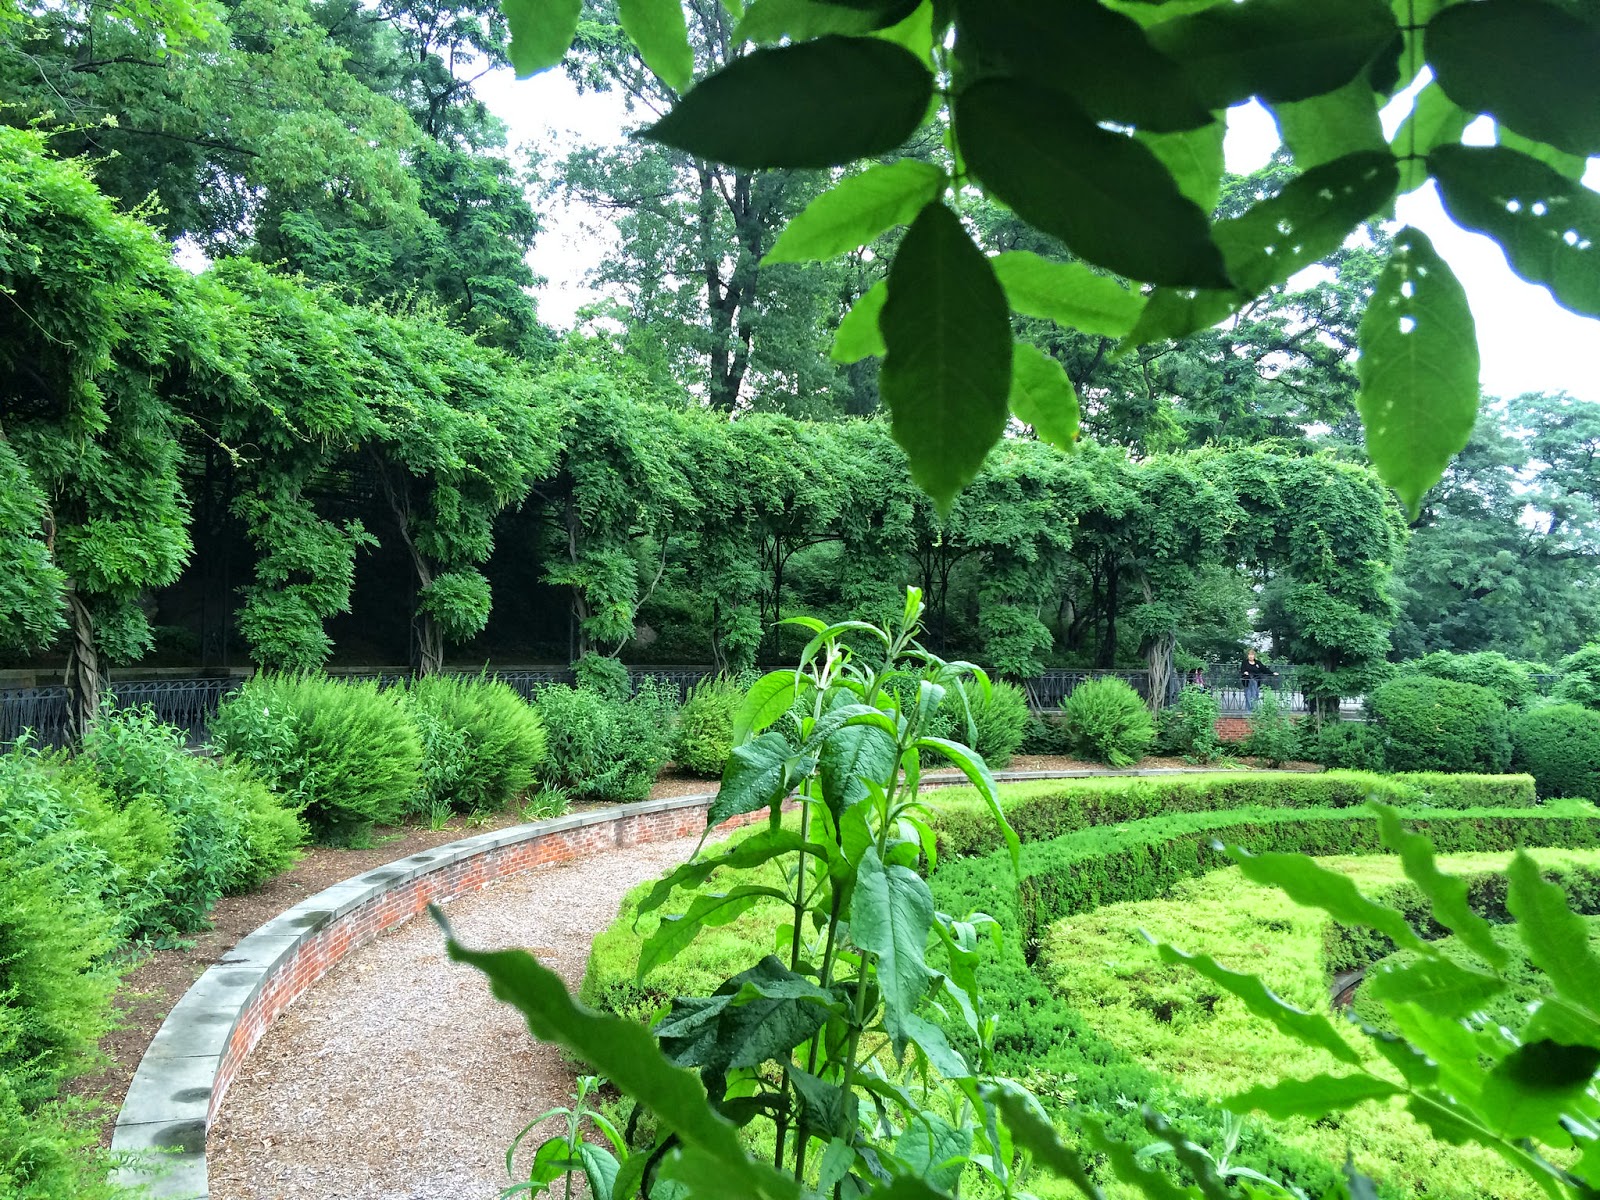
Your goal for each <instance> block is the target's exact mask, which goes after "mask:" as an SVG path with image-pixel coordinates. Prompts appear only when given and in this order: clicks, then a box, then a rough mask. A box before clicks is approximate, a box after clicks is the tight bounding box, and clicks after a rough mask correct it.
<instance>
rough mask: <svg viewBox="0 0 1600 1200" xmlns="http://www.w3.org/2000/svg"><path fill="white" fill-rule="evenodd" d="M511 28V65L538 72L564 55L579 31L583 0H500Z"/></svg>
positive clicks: (525, 71) (528, 72)
mask: <svg viewBox="0 0 1600 1200" xmlns="http://www.w3.org/2000/svg"><path fill="white" fill-rule="evenodd" d="M500 7H501V10H502V11H503V12H504V13H505V15H506V27H507V28H508V29H509V30H510V31H511V46H510V49H509V51H508V53H509V54H510V57H511V69H512V70H513V71H515V72H516V73H517V74H518V75H523V76H526V75H537V74H538V73H539V72H540V71H547V70H549V69H550V68H551V67H553V66H555V65H556V64H557V63H558V62H560V61H561V60H562V58H563V57H565V55H566V53H567V47H568V46H570V45H572V36H573V34H575V33H577V32H578V18H579V16H581V15H582V13H583V0H501V5H500Z"/></svg>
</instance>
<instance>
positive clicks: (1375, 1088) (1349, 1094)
mask: <svg viewBox="0 0 1600 1200" xmlns="http://www.w3.org/2000/svg"><path fill="white" fill-rule="evenodd" d="M1399 1093H1400V1089H1399V1088H1398V1087H1396V1086H1395V1085H1394V1084H1392V1083H1389V1082H1388V1081H1387V1080H1383V1079H1379V1078H1377V1077H1376V1076H1373V1075H1314V1076H1312V1077H1311V1078H1310V1079H1285V1080H1284V1081H1283V1082H1281V1083H1275V1084H1270V1085H1265V1086H1262V1087H1253V1088H1251V1089H1249V1090H1248V1091H1244V1092H1240V1093H1239V1094H1238V1095H1237V1096H1231V1097H1229V1098H1228V1099H1227V1100H1226V1101H1225V1102H1224V1103H1226V1104H1227V1106H1228V1107H1229V1108H1231V1109H1233V1110H1235V1111H1236V1112H1249V1111H1250V1110H1252V1109H1255V1110H1257V1111H1259V1112H1264V1113H1266V1114H1267V1116H1269V1117H1271V1118H1272V1119H1273V1120H1275V1121H1282V1120H1286V1119H1287V1118H1289V1117H1322V1116H1326V1115H1327V1114H1328V1113H1331V1112H1343V1111H1344V1110H1345V1109H1347V1108H1354V1107H1355V1106H1356V1105H1357V1104H1360V1103H1362V1102H1363V1101H1366V1100H1382V1099H1384V1098H1386V1097H1388V1096H1396V1095H1399Z"/></svg>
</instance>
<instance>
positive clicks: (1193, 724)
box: [1155, 686, 1222, 763]
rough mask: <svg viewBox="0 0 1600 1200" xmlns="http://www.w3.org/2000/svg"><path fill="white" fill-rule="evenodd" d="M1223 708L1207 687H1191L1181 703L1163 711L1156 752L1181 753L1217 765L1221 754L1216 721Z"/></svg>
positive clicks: (1179, 694) (1186, 690)
mask: <svg viewBox="0 0 1600 1200" xmlns="http://www.w3.org/2000/svg"><path fill="white" fill-rule="evenodd" d="M1221 715H1222V707H1221V706H1220V705H1219V704H1218V703H1217V698H1216V697H1215V696H1213V695H1212V694H1211V693H1210V692H1208V691H1207V690H1206V689H1205V688H1202V687H1194V686H1188V687H1185V688H1184V689H1183V690H1182V691H1180V692H1179V693H1178V702H1177V703H1176V704H1173V705H1169V706H1168V707H1166V708H1164V709H1162V710H1161V716H1160V719H1159V720H1158V721H1157V723H1156V742H1155V746H1156V751H1157V753H1160V754H1178V755H1182V756H1183V757H1185V758H1190V759H1193V760H1194V761H1195V762H1200V763H1208V762H1214V761H1216V760H1217V759H1218V758H1219V757H1221V755H1222V742H1221V740H1220V739H1219V738H1218V737H1217V719H1218V718H1219V717H1220V716H1221Z"/></svg>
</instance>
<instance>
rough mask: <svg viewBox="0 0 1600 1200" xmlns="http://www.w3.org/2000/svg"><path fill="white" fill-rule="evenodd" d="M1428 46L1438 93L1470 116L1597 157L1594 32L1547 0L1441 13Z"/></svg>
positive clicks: (1599, 77) (1599, 129)
mask: <svg viewBox="0 0 1600 1200" xmlns="http://www.w3.org/2000/svg"><path fill="white" fill-rule="evenodd" d="M1424 46H1425V48H1426V50H1427V54H1428V64H1429V65H1430V66H1431V67H1432V68H1433V73H1434V77H1435V78H1436V79H1438V81H1439V86H1440V87H1441V88H1443V89H1444V91H1445V94H1446V95H1448V96H1449V97H1450V99H1452V100H1454V101H1455V102H1456V103H1457V104H1459V105H1460V106H1461V107H1462V108H1464V109H1466V110H1467V111H1468V112H1472V113H1488V114H1489V115H1490V116H1492V117H1493V118H1494V119H1495V120H1496V121H1499V122H1501V123H1503V124H1505V125H1507V126H1509V127H1510V128H1512V129H1514V130H1516V131H1517V132H1518V133H1520V134H1522V135H1523V136H1524V137H1530V138H1533V139H1534V140H1535V141H1539V142H1547V143H1549V144H1550V145H1551V146H1554V147H1555V148H1556V149H1557V150H1565V151H1567V152H1568V153H1569V154H1580V155H1584V156H1588V155H1591V154H1600V74H1597V73H1596V71H1595V63H1597V62H1600V29H1597V28H1596V27H1595V26H1594V25H1592V24H1590V23H1589V22H1587V21H1584V20H1582V19H1580V18H1578V17H1575V16H1573V15H1571V14H1570V13H1568V12H1566V11H1565V10H1563V9H1561V8H1559V7H1557V6H1556V5H1554V4H1547V3H1544V0H1478V2H1477V3H1475V4H1454V5H1451V6H1449V7H1448V8H1445V9H1444V10H1442V11H1441V12H1440V13H1438V14H1437V15H1436V16H1435V17H1434V18H1433V20H1431V21H1429V22H1428V29H1427V33H1426V34H1425V35H1424ZM1512 63H1515V64H1525V65H1526V67H1527V69H1526V70H1508V69H1507V64H1512Z"/></svg>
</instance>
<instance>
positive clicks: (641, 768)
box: [533, 679, 677, 800]
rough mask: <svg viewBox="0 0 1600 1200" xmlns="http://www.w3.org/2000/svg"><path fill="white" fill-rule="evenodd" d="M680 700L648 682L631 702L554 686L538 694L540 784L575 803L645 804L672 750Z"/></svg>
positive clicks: (664, 687) (667, 688) (535, 703)
mask: <svg viewBox="0 0 1600 1200" xmlns="http://www.w3.org/2000/svg"><path fill="white" fill-rule="evenodd" d="M676 700H677V697H676V694H675V693H674V692H673V691H672V689H671V688H670V686H669V685H665V684H661V683H659V682H658V681H656V680H654V679H646V680H644V681H643V682H642V683H641V685H640V688H639V690H638V692H637V693H635V695H634V696H633V698H632V699H630V700H627V701H618V700H608V699H607V698H606V697H604V696H602V695H600V694H599V693H598V692H594V691H591V690H589V689H588V688H576V687H567V686H565V685H564V684H553V685H551V686H549V687H542V688H540V689H539V690H538V691H537V692H535V693H534V697H533V709H534V712H536V713H537V714H538V716H539V719H540V721H542V722H543V724H544V729H545V744H546V753H545V760H544V762H543V764H541V766H540V767H539V770H538V776H539V779H540V782H542V783H543V784H545V785H546V786H552V787H559V788H561V789H562V790H564V791H566V792H568V793H570V794H571V795H572V796H573V797H574V798H575V799H588V800H643V799H645V798H646V797H648V796H649V795H650V787H651V785H652V784H653V783H654V782H655V778H656V772H658V771H659V770H660V769H661V766H662V764H663V763H665V762H666V761H667V757H668V754H669V751H670V747H671V738H672V727H673V719H674V715H675V709H676Z"/></svg>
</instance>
